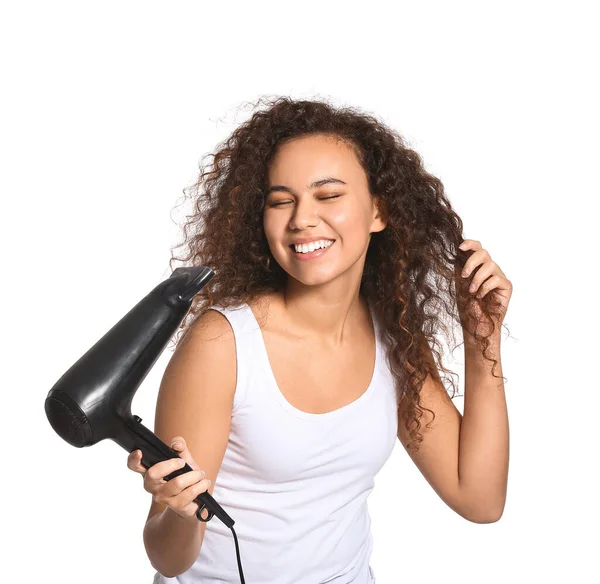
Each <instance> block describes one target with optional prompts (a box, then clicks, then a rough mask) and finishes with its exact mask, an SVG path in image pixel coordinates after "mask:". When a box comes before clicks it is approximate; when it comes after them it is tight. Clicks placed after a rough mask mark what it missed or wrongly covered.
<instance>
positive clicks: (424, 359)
mask: <svg viewBox="0 0 600 584" xmlns="http://www.w3.org/2000/svg"><path fill="white" fill-rule="evenodd" d="M191 190H192V193H193V195H194V197H195V213H194V214H193V215H192V216H190V217H189V218H188V219H189V221H188V224H187V225H186V226H185V229H184V232H185V242H184V243H185V244H186V246H187V252H186V254H185V257H184V258H176V259H183V260H184V261H186V262H190V264H191V265H204V266H209V267H211V268H212V269H214V271H215V273H216V275H215V276H214V278H213V279H212V280H211V282H210V285H209V286H207V287H206V288H207V289H206V290H205V291H204V290H203V291H201V293H200V294H199V295H198V296H197V297H196V298H195V299H194V303H193V304H192V307H191V309H190V312H189V313H188V315H187V317H186V320H185V321H184V322H183V323H182V330H181V331H179V332H180V333H183V334H181V338H180V339H178V340H177V347H176V350H175V352H174V354H173V356H172V358H171V361H170V362H169V364H168V366H167V368H166V371H165V374H164V378H163V380H162V384H161V387H160V391H159V396H158V400H157V407H156V418H155V432H156V434H157V435H158V436H159V437H160V438H161V439H162V440H164V441H165V442H167V443H168V444H172V445H173V447H174V448H176V449H178V450H179V451H180V452H181V458H183V459H184V460H185V461H187V462H188V464H189V465H190V466H191V467H192V468H193V469H194V470H193V471H192V472H188V473H185V474H183V475H181V476H179V477H177V478H175V479H173V480H171V481H165V480H164V479H163V477H164V476H166V475H168V474H169V473H171V472H172V471H173V470H175V469H176V468H177V461H176V460H170V461H165V462H161V463H159V464H156V465H155V466H153V467H151V468H150V469H148V470H146V469H145V468H144V467H143V466H142V465H141V464H140V452H139V451H134V452H132V453H131V454H130V456H129V458H128V466H129V468H130V469H131V470H133V471H135V472H139V473H141V474H142V475H143V476H144V488H145V490H146V491H148V492H149V493H151V494H152V504H151V508H150V513H149V515H148V519H147V523H146V525H145V528H144V543H145V546H146V550H147V553H148V557H149V558H150V561H151V563H152V565H153V566H154V567H155V568H156V570H157V575H156V578H155V582H180V583H182V584H192V583H198V584H200V583H213V582H232V583H233V582H239V581H240V577H239V574H238V566H237V559H236V554H235V548H234V542H233V538H232V532H231V531H230V530H229V529H228V528H227V527H226V526H225V525H224V524H222V523H221V522H220V521H219V520H218V519H212V520H211V521H209V522H208V523H204V522H201V521H198V519H197V518H196V511H197V510H198V504H197V503H195V502H193V500H194V498H195V497H196V496H197V495H198V494H200V493H202V492H204V491H206V490H208V491H209V492H210V493H211V494H212V495H213V496H214V497H215V499H216V500H217V502H219V503H220V504H221V505H222V506H223V507H224V509H226V511H227V512H228V513H229V514H230V515H231V516H232V518H233V519H234V520H235V522H236V527H235V529H236V533H237V535H238V538H239V548H240V555H241V561H242V566H243V572H244V577H245V579H246V581H247V582H248V583H249V584H252V583H257V582H260V583H261V584H268V583H273V584H275V583H277V584H292V583H293V584H318V583H322V582H335V583H336V584H349V583H354V584H369V583H371V582H375V577H374V573H373V570H372V568H371V567H370V565H369V559H370V556H371V551H372V545H373V541H372V537H371V530H370V526H371V522H370V518H369V513H368V509H367V498H368V496H369V494H370V493H371V491H372V489H373V486H374V482H373V478H374V476H375V475H376V474H377V472H378V471H379V470H380V469H381V467H382V466H383V464H384V463H385V462H386V460H387V459H388V457H389V455H390V454H391V452H392V449H393V447H394V444H395V442H396V440H400V442H401V443H402V445H403V446H404V447H405V448H406V450H407V452H408V453H409V455H410V457H411V458H412V460H413V461H414V462H415V464H416V465H417V466H418V468H419V470H420V471H421V472H422V473H423V475H424V477H425V478H426V479H427V481H428V482H429V483H430V484H431V486H432V488H433V489H435V491H436V492H437V493H438V495H439V496H440V497H441V498H442V499H443V500H444V502H445V503H447V504H448V505H449V506H450V507H451V508H452V509H453V510H454V511H456V513H458V514H460V515H461V516H462V517H464V518H465V519H467V520H469V521H473V522H477V523H488V522H493V521H497V520H498V519H499V518H500V516H501V514H502V512H503V508H504V503H505V499H506V486H507V475H508V453H509V436H508V417H507V410H506V402H505V397H504V386H503V383H502V379H503V377H502V371H501V365H500V329H501V325H502V321H503V319H504V315H505V313H506V309H507V307H508V302H509V300H510V296H511V293H512V285H511V282H510V281H509V280H508V279H507V278H506V276H505V275H504V273H503V272H502V270H501V269H500V267H499V266H498V265H497V264H496V263H494V262H493V261H492V259H491V257H490V255H489V253H488V252H487V251H486V250H484V249H483V248H482V246H481V244H480V243H479V241H475V240H464V239H463V237H462V221H461V219H460V218H459V217H458V215H457V214H456V213H455V212H454V211H453V209H452V207H451V205H450V202H449V201H448V199H447V197H446V196H445V194H444V189H443V185H442V183H441V182H440V180H439V179H437V178H435V177H434V176H432V175H431V174H428V173H427V172H426V171H425V170H424V168H423V165H422V161H421V159H420V157H419V156H418V154H417V153H416V152H414V151H413V150H411V149H409V148H408V147H407V146H406V145H405V142H404V141H403V139H402V138H401V137H400V136H399V135H398V134H397V133H396V132H394V131H393V130H390V129H389V128H387V127H386V126H385V125H384V124H383V123H381V122H380V121H378V120H377V119H375V118H374V117H372V116H370V115H365V114H363V113H360V112H359V111H357V110H356V109H354V108H337V109H336V108H335V107H333V106H332V105H330V104H328V103H325V102H319V101H295V100H292V99H290V98H279V99H276V100H273V101H271V102H269V103H268V107H267V108H264V109H262V110H260V111H258V112H256V113H255V114H254V115H253V116H252V117H251V119H250V120H249V121H247V122H245V123H244V124H242V125H241V126H240V127H238V128H237V129H236V130H235V131H234V132H233V134H232V135H231V136H230V138H229V139H228V140H227V141H226V143H225V144H224V145H222V147H221V149H220V150H219V151H218V152H217V153H216V154H215V155H214V161H213V164H212V167H211V168H210V169H208V170H206V171H201V173H200V177H199V179H198V181H197V183H196V184H195V186H194V188H193V189H191ZM171 261H173V259H172V260H171ZM469 285H470V287H469ZM445 317H450V322H448V319H446V320H445ZM453 322H456V323H458V324H459V325H460V328H461V329H462V333H463V338H464V343H465V347H464V348H465V402H464V416H461V414H460V413H459V411H458V410H457V409H456V407H455V406H454V404H453V402H452V400H451V398H450V397H449V396H448V393H447V391H446V389H445V386H444V384H443V383H442V379H441V377H440V375H439V370H442V371H443V372H444V373H447V372H448V370H447V369H445V368H444V367H443V366H442V365H441V362H440V361H441V358H440V353H439V351H438V350H437V349H435V345H436V344H439V341H438V340H437V338H436V336H435V335H436V334H438V333H440V332H444V333H446V334H447V333H448V331H449V330H450V331H451V330H452V329H451V328H449V326H448V325H449V324H452V323H453ZM178 334H179V333H178ZM434 354H435V358H434ZM453 397H454V395H453ZM434 420H435V422H434ZM422 422H424V423H422ZM421 428H422V429H423V431H422V432H420V431H419V430H421ZM203 513H204V512H203ZM203 517H205V518H206V514H204V515H203Z"/></svg>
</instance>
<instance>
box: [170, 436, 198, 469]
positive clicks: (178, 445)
mask: <svg viewBox="0 0 600 584" xmlns="http://www.w3.org/2000/svg"><path fill="white" fill-rule="evenodd" d="M171 448H172V449H173V450H175V452H177V454H179V457H180V458H183V460H185V461H186V462H187V463H188V464H189V465H190V467H191V468H193V469H194V470H198V465H197V464H196V461H195V460H194V458H193V457H192V453H191V452H190V451H189V449H188V447H187V443H186V441H185V440H184V439H183V437H181V436H177V437H175V438H173V440H171Z"/></svg>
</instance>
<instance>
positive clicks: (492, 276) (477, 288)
mask: <svg viewBox="0 0 600 584" xmlns="http://www.w3.org/2000/svg"><path fill="white" fill-rule="evenodd" d="M458 247H459V248H460V249H461V250H463V251H467V250H473V253H472V254H471V255H470V256H469V259H468V260H467V261H466V262H465V266H464V268H463V272H462V274H461V278H462V279H463V280H465V279H466V278H468V277H469V276H470V275H471V274H472V273H473V271H474V270H475V269H476V268H477V267H478V266H479V269H478V270H477V273H476V274H475V275H474V276H473V280H472V281H471V286H470V287H469V294H472V295H474V296H475V297H476V298H483V297H484V296H485V295H486V294H489V293H490V292H491V291H492V290H493V291H494V293H495V297H496V298H497V299H498V302H499V303H500V306H501V314H500V315H499V317H500V318H499V320H498V321H497V322H496V324H497V325H498V329H499V325H501V324H502V321H503V320H504V316H505V314H506V311H507V309H508V303H509V301H510V297H511V295H512V288H513V287H512V282H511V281H510V280H509V279H508V278H507V277H506V276H505V275H504V272H503V271H502V270H501V269H500V266H499V265H498V264H497V263H496V262H494V261H493V260H492V258H491V257H490V254H489V253H488V252H487V251H486V250H485V249H483V248H482V247H481V243H480V242H479V241H476V240H474V239H465V240H464V241H463V242H462V243H461V244H460V245H459V246H458ZM469 307H472V308H471V310H472V311H473V312H472V313H471V316H472V317H474V318H475V322H479V317H480V316H481V308H480V307H479V303H478V302H472V303H469ZM461 320H462V321H463V328H464V327H465V326H466V322H465V320H464V317H463V315H462V314H461Z"/></svg>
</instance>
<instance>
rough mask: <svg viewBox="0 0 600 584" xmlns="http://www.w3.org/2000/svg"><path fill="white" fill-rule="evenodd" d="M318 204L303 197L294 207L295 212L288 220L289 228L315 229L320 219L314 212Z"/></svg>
mask: <svg viewBox="0 0 600 584" xmlns="http://www.w3.org/2000/svg"><path fill="white" fill-rule="evenodd" d="M317 208H318V204H317V202H316V201H314V200H313V199H312V197H305V198H304V199H302V200H301V201H299V202H298V203H297V205H296V210H295V211H294V213H293V214H292V218H291V219H290V228H291V229H294V230H298V229H307V228H309V227H316V226H317V225H318V224H319V223H320V222H321V219H320V217H319V216H318V213H317V212H316V211H317Z"/></svg>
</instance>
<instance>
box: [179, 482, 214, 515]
mask: <svg viewBox="0 0 600 584" xmlns="http://www.w3.org/2000/svg"><path fill="white" fill-rule="evenodd" d="M210 485H211V481H209V480H208V479H203V480H201V481H200V482H198V483H196V484H195V485H192V486H190V487H188V488H187V489H186V490H185V491H182V492H181V494H179V495H177V496H176V497H173V498H172V499H171V501H175V502H176V503H175V504H176V505H177V506H178V507H180V508H181V509H182V510H183V512H184V513H185V514H186V515H188V516H190V517H193V516H194V515H196V511H198V509H199V507H200V505H199V504H198V503H197V502H196V501H195V500H194V499H196V497H197V496H198V495H201V494H202V493H207V492H208V489H209V487H210ZM205 511H206V510H205ZM202 516H203V517H204V518H205V519H206V517H207V513H205V512H203V513H202Z"/></svg>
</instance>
